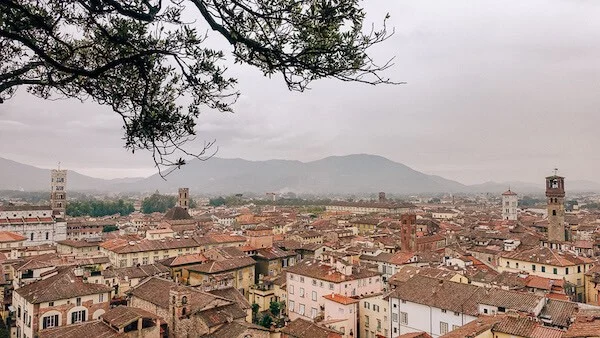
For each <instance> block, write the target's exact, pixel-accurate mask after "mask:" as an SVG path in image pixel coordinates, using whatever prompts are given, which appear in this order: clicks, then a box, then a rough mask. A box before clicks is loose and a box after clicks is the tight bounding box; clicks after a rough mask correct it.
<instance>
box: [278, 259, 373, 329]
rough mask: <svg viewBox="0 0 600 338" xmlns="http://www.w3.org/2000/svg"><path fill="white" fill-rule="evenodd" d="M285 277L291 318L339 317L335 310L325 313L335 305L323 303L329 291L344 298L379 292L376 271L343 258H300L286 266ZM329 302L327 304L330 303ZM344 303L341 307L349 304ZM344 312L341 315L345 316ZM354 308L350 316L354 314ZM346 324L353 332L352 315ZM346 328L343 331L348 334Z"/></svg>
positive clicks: (354, 327)
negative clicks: (331, 260) (321, 260)
mask: <svg viewBox="0 0 600 338" xmlns="http://www.w3.org/2000/svg"><path fill="white" fill-rule="evenodd" d="M286 278H287V297H288V298H287V299H288V304H287V311H288V316H289V317H290V319H291V320H294V319H296V318H302V319H305V320H310V321H312V320H314V319H318V320H319V319H320V320H325V322H327V319H328V318H329V319H333V318H337V317H339V315H338V314H336V313H331V314H330V313H327V310H328V309H333V308H335V309H336V310H335V311H337V309H338V307H339V306H327V307H326V306H325V305H326V303H328V302H329V303H331V299H330V300H328V299H327V298H326V297H329V298H331V297H332V294H334V295H340V296H344V297H348V298H352V297H354V296H357V297H358V296H361V295H367V294H374V293H378V292H381V291H382V289H383V283H382V277H381V275H380V274H379V273H378V272H377V271H373V270H368V269H365V268H359V267H357V266H355V265H352V264H349V263H347V262H345V261H336V262H333V264H331V263H330V264H325V263H323V262H319V261H313V260H304V261H301V262H299V263H297V264H296V265H294V266H292V267H290V268H288V270H287V272H286ZM330 305H331V304H330ZM353 307H354V305H351V306H350V307H347V306H344V310H345V311H349V309H351V308H353ZM349 315H350V314H349V313H347V314H345V316H349ZM356 315H357V314H356V312H354V313H353V316H354V317H356ZM350 323H354V324H348V328H350V327H353V333H354V334H356V324H355V323H356V319H354V320H352V321H350ZM349 331H350V330H349V329H348V331H346V332H345V335H346V336H347V335H349V333H350V332H349Z"/></svg>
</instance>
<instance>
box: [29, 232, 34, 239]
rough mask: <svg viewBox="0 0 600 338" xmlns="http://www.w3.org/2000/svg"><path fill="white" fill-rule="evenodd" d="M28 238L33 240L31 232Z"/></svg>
mask: <svg viewBox="0 0 600 338" xmlns="http://www.w3.org/2000/svg"><path fill="white" fill-rule="evenodd" d="M29 240H31V241H33V232H32V233H31V234H30V235H29Z"/></svg>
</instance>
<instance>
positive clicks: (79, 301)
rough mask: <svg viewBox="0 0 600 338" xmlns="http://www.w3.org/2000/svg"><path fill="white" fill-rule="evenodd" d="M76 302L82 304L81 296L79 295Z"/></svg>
mask: <svg viewBox="0 0 600 338" xmlns="http://www.w3.org/2000/svg"><path fill="white" fill-rule="evenodd" d="M76 303H77V306H81V298H80V297H77V300H76Z"/></svg>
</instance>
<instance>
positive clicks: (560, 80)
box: [0, 0, 600, 184]
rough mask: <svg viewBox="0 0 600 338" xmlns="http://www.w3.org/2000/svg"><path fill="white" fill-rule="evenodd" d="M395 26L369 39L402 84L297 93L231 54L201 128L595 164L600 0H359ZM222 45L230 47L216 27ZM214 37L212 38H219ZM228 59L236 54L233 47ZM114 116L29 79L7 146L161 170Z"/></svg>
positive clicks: (242, 151)
mask: <svg viewBox="0 0 600 338" xmlns="http://www.w3.org/2000/svg"><path fill="white" fill-rule="evenodd" d="M364 5H365V6H366V9H367V11H368V13H369V16H368V20H369V22H375V23H377V22H381V19H382V18H383V17H384V16H385V13H386V12H389V13H390V15H391V19H390V25H391V26H393V27H395V29H396V34H395V35H394V36H393V37H392V38H391V39H389V40H388V41H387V42H386V43H385V44H384V45H381V46H378V47H377V48H375V49H373V51H372V55H373V56H374V57H375V59H377V60H381V61H385V59H386V58H388V57H392V56H395V57H396V59H395V66H394V67H393V68H392V69H390V70H389V71H388V72H387V73H386V75H388V76H389V77H391V78H392V79H393V80H396V81H406V82H407V84H406V85H401V86H368V85H361V84H352V83H343V82H338V81H334V80H322V81H318V82H315V83H313V84H312V85H311V87H312V89H311V90H310V91H307V92H304V93H295V92H290V91H288V90H287V88H286V87H285V84H284V83H283V81H282V79H281V78H280V77H274V78H272V79H268V78H263V77H262V75H261V73H260V72H258V71H257V70H255V69H253V68H249V67H238V66H232V68H231V69H230V72H229V75H232V76H236V77H238V78H239V86H238V89H239V90H240V91H241V93H242V95H243V96H242V97H241V99H240V100H239V101H238V103H237V104H236V106H235V109H236V112H235V114H223V113H214V112H206V113H204V114H203V115H201V117H200V119H199V121H198V132H199V137H198V139H199V141H198V143H201V142H202V140H203V139H209V140H210V139H216V140H217V144H218V146H219V152H218V156H220V157H227V158H232V157H239V158H244V159H250V160H264V159H273V158H281V159H298V160H302V161H310V160H316V159H320V158H323V157H326V156H330V155H344V154H354V153H369V154H377V155H382V156H385V157H387V158H389V159H391V160H394V161H397V162H401V163H403V164H406V165H408V166H410V167H412V168H414V169H416V170H420V171H423V172H425V173H429V174H437V175H441V176H444V177H446V178H449V179H455V180H458V181H460V182H463V183H468V184H471V183H479V182H484V181H488V180H494V181H509V180H519V181H529V182H540V181H541V180H543V177H544V176H545V175H546V174H550V173H551V169H552V168H553V167H555V166H557V167H558V168H560V169H561V173H562V174H564V175H565V176H567V177H568V178H569V179H590V180H596V181H598V179H597V172H598V168H600V150H599V149H600V147H599V146H600V131H599V126H600V111H599V110H600V44H599V41H600V20H599V19H598V18H600V1H594V0H589V1H586V0H564V1H532V0H529V1H483V0H479V1H458V0H454V1H424V0H414V1H400V0H394V1H389V0H388V1H384V0H369V1H364ZM213 41H214V42H216V45H217V46H219V45H222V46H225V43H224V41H223V40H222V39H219V38H218V37H215V40H213ZM213 46H214V45H213ZM230 59H231V58H230ZM120 122H121V121H120V119H119V118H118V116H117V115H116V114H114V113H112V112H111V111H110V110H109V109H108V108H105V107H101V106H98V105H96V104H94V103H91V102H86V103H80V102H78V101H75V100H68V101H43V100H40V99H36V98H35V97H32V96H30V95H28V94H27V93H26V92H25V89H24V88H22V89H20V90H19V91H18V94H17V95H16V96H15V97H14V98H13V99H12V100H10V101H8V102H6V103H4V104H1V105H0V156H1V157H5V158H9V159H12V160H16V161H19V162H23V163H27V164H32V165H36V166H40V167H53V166H55V165H56V163H57V162H58V161H61V162H62V163H63V167H66V168H68V169H74V170H77V171H80V172H82V173H85V174H89V175H92V176H96V177H105V178H113V177H123V176H146V175H149V174H152V173H154V171H155V170H154V169H153V167H152V164H153V163H152V161H151V157H150V155H149V154H148V153H140V154H136V155H135V156H134V155H131V154H130V153H128V152H126V151H125V150H124V149H123V148H122V145H123V141H122V140H121V137H122V129H121V124H120Z"/></svg>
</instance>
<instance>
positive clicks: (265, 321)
mask: <svg viewBox="0 0 600 338" xmlns="http://www.w3.org/2000/svg"><path fill="white" fill-rule="evenodd" d="M272 323H273V318H271V316H269V315H267V314H265V315H264V316H262V317H261V318H260V323H259V325H260V326H264V327H266V328H270V327H271V324H272Z"/></svg>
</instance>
